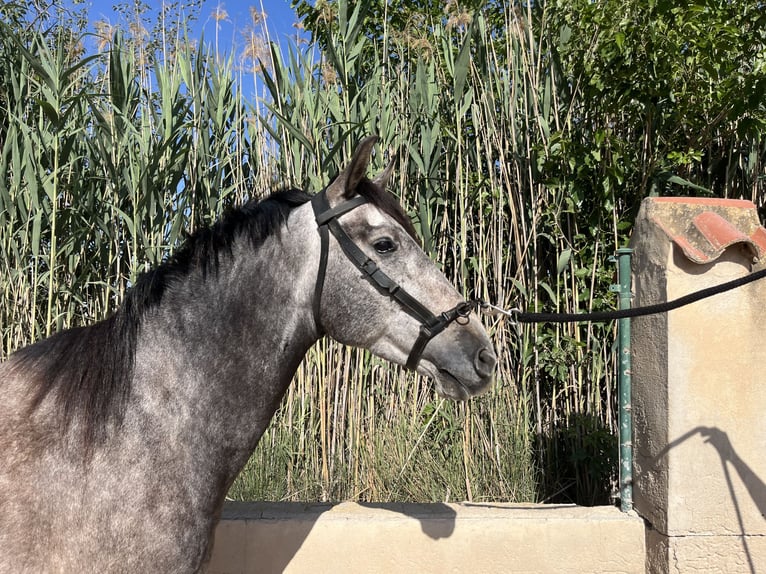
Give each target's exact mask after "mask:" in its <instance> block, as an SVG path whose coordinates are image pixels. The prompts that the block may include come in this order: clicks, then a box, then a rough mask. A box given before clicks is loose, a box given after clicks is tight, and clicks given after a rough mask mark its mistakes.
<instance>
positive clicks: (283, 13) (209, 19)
mask: <svg viewBox="0 0 766 574" xmlns="http://www.w3.org/2000/svg"><path fill="white" fill-rule="evenodd" d="M116 3H117V1H116V0H86V1H85V5H86V6H88V11H89V15H90V17H89V21H90V22H91V24H92V23H93V22H95V21H97V20H107V21H108V22H109V23H110V24H113V25H114V24H118V23H120V20H121V19H120V15H119V13H118V12H117V11H115V10H114V8H113V6H114V4H116ZM122 3H123V4H126V3H130V0H128V1H127V2H125V1H124V0H123V2H122ZM146 3H147V4H148V5H149V6H150V7H151V8H152V9H154V10H156V11H157V12H159V9H160V7H161V6H162V4H163V2H162V0H147V1H146ZM180 4H181V5H183V4H184V1H183V0H181V1H180ZM251 7H254V8H256V10H258V11H259V12H261V11H263V12H265V13H266V25H267V26H268V30H269V34H270V36H271V40H272V41H277V42H279V43H280V44H285V43H286V42H285V40H286V38H287V36H292V37H293V38H294V37H295V35H296V33H297V30H296V28H295V27H294V24H295V22H297V17H296V15H295V12H294V11H293V10H292V8H291V7H290V0H220V1H219V0H204V1H203V2H202V6H201V8H200V10H199V17H198V20H197V21H196V22H194V23H193V25H192V27H191V34H192V38H193V39H196V40H199V39H200V38H201V37H202V34H203V33H204V38H205V43H211V44H212V43H213V42H214V41H215V37H216V19H215V17H214V15H215V13H216V11H217V8H220V10H221V11H222V12H221V13H223V12H225V14H226V17H225V18H224V19H223V20H219V21H218V26H219V28H218V42H219V47H220V48H222V49H223V50H226V51H229V50H230V48H231V47H232V46H234V47H235V48H236V47H239V48H241V47H242V45H243V44H244V38H243V35H242V33H243V31H244V30H245V29H246V28H247V27H252V20H251V17H250V8H251Z"/></svg>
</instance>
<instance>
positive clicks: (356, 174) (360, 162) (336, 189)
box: [326, 136, 378, 203]
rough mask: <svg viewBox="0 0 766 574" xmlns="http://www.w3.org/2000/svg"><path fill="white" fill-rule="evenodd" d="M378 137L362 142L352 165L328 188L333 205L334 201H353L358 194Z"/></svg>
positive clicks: (328, 194) (328, 196)
mask: <svg viewBox="0 0 766 574" xmlns="http://www.w3.org/2000/svg"><path fill="white" fill-rule="evenodd" d="M377 141H378V136H369V137H367V138H365V139H363V140H362V141H361V143H360V144H359V145H358V146H357V148H356V151H355V152H354V157H352V158H351V163H349V164H348V165H347V166H346V169H344V170H343V171H342V172H341V174H340V175H339V176H338V177H336V178H335V181H333V182H332V183H331V184H330V185H329V187H328V188H327V191H326V193H327V199H328V200H329V201H330V202H331V203H332V201H333V199H335V200H341V199H344V198H345V199H351V198H352V197H353V196H354V195H355V192H356V188H357V186H358V185H359V182H360V181H362V179H364V177H365V176H366V175H367V166H368V165H369V164H370V156H371V155H372V148H373V146H374V145H375V142H377Z"/></svg>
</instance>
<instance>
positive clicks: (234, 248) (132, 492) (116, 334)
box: [0, 137, 496, 574]
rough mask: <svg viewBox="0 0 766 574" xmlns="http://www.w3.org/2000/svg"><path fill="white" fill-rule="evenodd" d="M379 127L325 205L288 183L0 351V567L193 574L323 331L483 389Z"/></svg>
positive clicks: (482, 360) (488, 358)
mask: <svg viewBox="0 0 766 574" xmlns="http://www.w3.org/2000/svg"><path fill="white" fill-rule="evenodd" d="M375 140H376V138H375V137H371V138H368V139H366V140H364V141H363V142H361V143H360V144H359V146H358V147H357V149H356V152H355V154H354V156H353V159H352V161H351V163H350V164H349V165H348V167H347V168H346V169H345V170H344V171H343V172H342V173H341V174H340V175H339V176H338V177H337V178H336V179H335V180H334V181H333V183H332V184H331V185H329V186H328V187H327V188H326V189H325V190H323V192H322V198H323V201H324V202H326V208H327V210H326V212H325V213H324V214H322V213H318V212H317V208H316V204H315V202H314V201H312V198H311V196H309V195H307V194H305V193H304V192H302V191H297V190H291V191H284V192H279V193H275V194H273V195H271V196H269V197H268V198H266V199H264V200H263V201H260V202H252V201H251V202H248V203H246V204H244V205H243V206H241V207H239V208H237V209H234V210H232V211H231V212H229V213H228V214H227V215H225V216H224V217H223V218H222V219H221V220H220V221H218V222H217V223H215V224H214V225H212V226H211V227H209V228H205V229H202V230H200V231H198V232H196V233H195V234H194V235H192V236H191V237H190V238H189V239H188V240H187V241H186V242H185V243H184V245H183V246H181V247H180V248H179V249H178V250H177V252H176V253H175V254H174V255H173V256H172V257H170V258H169V259H168V260H167V261H166V262H164V263H162V264H161V265H159V266H158V267H157V268H155V269H153V270H151V271H149V272H147V273H145V274H144V275H143V276H141V277H140V278H139V280H138V281H137V282H136V284H135V285H134V286H133V287H132V288H131V289H130V290H129V292H128V293H127V294H126V296H125V300H124V301H123V303H122V305H121V306H120V307H119V308H118V309H117V310H116V311H115V312H114V314H112V315H111V316H110V317H109V318H107V319H106V320H104V321H101V322H99V323H96V324H94V325H91V326H88V327H80V328H75V329H70V330H68V331H64V332H61V333H57V334H55V335H53V336H51V337H50V338H48V339H46V340H43V341H40V342H38V343H35V344H34V345H31V346H29V347H26V348H24V349H21V350H19V351H17V352H16V353H14V354H13V355H11V357H10V358H9V359H8V360H7V361H6V362H4V363H2V364H0V572H12V573H14V574H16V573H20V572H30V573H39V572H67V573H69V572H78V573H79V572H98V573H104V572H131V573H138V572H141V573H144V572H199V571H202V570H203V569H204V566H205V564H206V562H207V560H208V558H209V555H210V551H211V547H212V543H213V541H212V539H213V531H214V527H215V525H216V523H217V521H218V519H219V516H220V513H221V508H222V506H223V502H224V497H225V495H226V493H227V490H228V488H229V487H230V485H231V483H232V481H233V480H234V478H235V477H236V476H237V474H238V473H239V471H240V470H241V469H242V467H243V466H244V465H245V463H246V462H247V460H248V458H249V457H250V455H251V454H252V452H253V450H254V449H255V447H256V445H257V443H258V440H259V439H260V437H261V435H262V433H263V432H264V430H265V429H266V426H267V425H268V423H269V421H270V419H271V418H272V416H273V414H274V412H275V410H276V409H277V407H278V405H279V403H280V400H281V399H282V396H283V395H284V393H285V390H286V388H287V386H288V385H289V384H290V381H291V379H292V378H293V375H294V373H295V371H296V369H297V368H298V365H299V363H300V362H301V360H302V359H303V356H304V354H305V353H306V352H307V350H308V349H309V347H310V346H311V345H312V344H313V343H314V342H315V341H317V340H318V339H319V338H320V337H322V336H323V335H325V334H326V335H328V336H330V337H332V338H334V339H336V340H338V341H340V342H342V343H345V344H348V345H354V346H358V347H363V348H366V349H369V350H370V351H371V352H372V353H374V354H376V355H378V356H380V357H383V358H385V359H387V360H389V361H392V362H394V363H399V364H408V363H409V365H410V366H411V367H412V368H414V369H416V370H417V371H418V372H419V373H421V374H422V375H427V376H429V377H430V378H432V379H433V380H434V381H435V386H436V389H437V391H438V392H439V393H440V394H441V395H443V396H446V397H449V398H453V399H467V398H469V397H471V396H474V395H477V394H479V393H481V392H483V391H485V390H486V389H487V387H488V386H489V384H490V382H491V378H492V374H493V371H494V367H495V363H496V359H495V355H494V353H493V350H492V345H491V342H490V340H489V338H488V337H487V334H486V332H485V331H484V329H483V328H482V326H481V324H480V321H479V320H478V318H476V316H475V313H474V312H473V311H471V310H470V309H467V308H466V303H465V302H464V301H463V299H462V297H461V296H460V295H459V294H458V292H457V291H456V290H455V289H454V288H453V287H452V286H451V285H450V284H449V282H448V281H447V280H446V278H445V277H444V276H443V275H442V274H441V273H440V272H439V271H438V270H437V268H436V266H435V265H434V264H433V263H432V262H431V261H430V260H429V258H428V257H427V256H426V255H425V253H423V251H422V250H421V249H420V247H419V245H418V242H417V241H416V239H415V235H414V230H413V228H412V225H411V223H410V221H409V220H408V218H407V217H406V215H405V214H404V212H403V211H402V210H401V208H400V207H399V205H398V203H397V202H396V200H395V199H394V197H393V196H392V195H390V194H388V193H387V192H385V191H384V190H383V186H384V185H385V180H386V179H387V178H388V176H389V175H390V172H391V170H390V168H388V169H386V170H385V171H384V173H383V174H381V176H379V177H378V178H376V179H374V180H370V179H367V177H366V175H365V174H366V171H367V168H368V164H369V159H370V155H371V152H372V148H373V146H374V143H375ZM344 205H345V207H344ZM312 208H313V209H312ZM323 225H330V226H333V225H334V226H335V228H339V229H340V230H341V231H340V232H338V233H341V234H342V235H344V236H345V240H342V239H339V238H338V237H340V236H338V235H336V232H335V231H333V234H332V236H330V234H327V233H325V237H324V238H323V234H322V233H321V232H320V231H321V227H322V226H323ZM344 241H345V242H350V243H352V244H353V245H352V246H351V247H348V246H343V245H341V243H343V242H344ZM353 248H356V250H357V252H360V253H363V254H364V255H365V259H367V261H364V262H355V261H353V260H352V259H351V256H350V255H349V253H348V249H353ZM381 281H383V283H381ZM318 282H320V283H321V286H320V287H317V285H318ZM408 298H409V299H410V300H412V301H414V303H412V301H411V302H410V303H411V306H408V304H407V299H408ZM418 305H419V306H420V308H421V311H422V312H421V313H420V314H419V313H418V312H417V306H418ZM413 306H414V307H413ZM413 309H414V311H413ZM423 309H425V310H423ZM428 310H432V311H433V313H432V314H429V311H428ZM444 310H447V312H443V311H444ZM423 313H426V314H428V315H430V316H429V317H425V318H423V317H422V316H421V315H422V314H423ZM427 323H428V324H427ZM434 326H435V327H436V328H433V327H434ZM424 333H425V335H424ZM413 346H417V347H418V349H419V351H418V354H417V356H416V357H414V358H413V354H414V352H413V350H412V349H413Z"/></svg>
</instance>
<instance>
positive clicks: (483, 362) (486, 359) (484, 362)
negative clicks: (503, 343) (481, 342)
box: [473, 348, 497, 377]
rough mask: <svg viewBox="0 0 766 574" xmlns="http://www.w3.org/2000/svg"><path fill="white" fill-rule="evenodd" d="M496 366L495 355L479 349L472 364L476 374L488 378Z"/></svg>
mask: <svg viewBox="0 0 766 574" xmlns="http://www.w3.org/2000/svg"><path fill="white" fill-rule="evenodd" d="M496 364H497V357H495V353H493V352H492V351H490V350H489V349H487V348H484V349H480V350H479V352H478V353H476V359H475V360H474V362H473V365H474V368H475V369H476V372H477V373H479V374H480V375H481V376H483V377H488V376H490V375H491V374H492V373H493V372H494V371H495V365H496Z"/></svg>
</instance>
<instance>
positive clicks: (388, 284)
mask: <svg viewBox="0 0 766 574" xmlns="http://www.w3.org/2000/svg"><path fill="white" fill-rule="evenodd" d="M365 203H367V199H366V198H364V197H362V196H360V195H358V196H356V197H354V198H352V199H349V200H348V201H345V202H343V203H341V204H339V205H336V206H335V207H332V208H331V207H330V204H329V203H328V201H327V196H326V194H325V191H324V190H322V191H321V192H320V193H318V194H316V195H315V196H314V197H313V198H312V199H311V207H312V208H313V209H314V216H315V218H316V222H317V226H318V227H319V236H320V240H321V252H320V256H319V271H318V272H317V282H316V286H315V288H314V321H315V322H316V325H317V328H320V327H319V326H320V321H319V305H320V301H321V299H322V289H323V287H324V279H325V274H326V272H327V253H328V249H329V243H330V232H331V233H332V234H333V236H334V237H335V239H336V240H337V241H338V244H339V245H340V247H341V249H343V252H344V253H345V254H346V257H348V258H349V259H350V260H351V262H352V263H354V265H356V266H357V268H359V269H360V270H361V271H362V272H363V273H364V277H365V278H366V279H367V280H368V281H370V283H372V284H373V286H375V287H376V288H377V289H378V291H380V292H381V293H383V294H384V295H388V296H390V297H391V298H393V299H394V300H396V301H397V302H398V303H399V305H401V306H402V308H403V309H404V310H405V311H406V312H407V313H409V314H410V315H412V316H413V317H415V318H416V319H418V320H419V321H420V333H419V334H418V338H417V339H416V340H415V343H414V344H413V346H412V349H411V350H410V354H409V357H408V358H407V365H406V366H407V368H408V369H411V370H414V369H415V368H416V367H417V366H418V363H419V362H420V357H421V355H422V354H423V351H424V349H425V348H426V345H427V344H428V342H429V341H430V340H431V339H433V338H434V337H435V336H436V335H438V334H439V333H441V332H442V331H443V330H444V329H446V328H447V326H448V325H449V324H450V323H452V322H453V321H456V322H457V323H458V324H461V325H466V324H468V321H469V320H470V319H469V317H470V314H471V311H473V310H474V308H476V307H477V306H478V302H477V301H463V302H462V303H458V304H457V305H455V306H454V307H453V308H452V309H449V310H447V311H444V312H443V313H440V314H439V315H434V314H433V313H431V311H429V310H428V309H427V308H426V307H425V306H424V305H423V304H422V303H420V301H418V300H417V299H415V298H414V297H413V296H412V295H410V294H409V293H407V291H405V290H404V289H403V288H402V287H401V286H400V285H399V284H398V283H396V282H395V281H394V280H392V279H391V278H390V277H389V276H388V275H386V274H385V273H384V272H383V271H382V270H381V269H380V267H378V265H377V263H375V262H374V261H373V260H372V259H370V258H369V257H368V256H367V255H366V254H365V253H364V251H362V250H361V249H360V248H359V247H358V246H357V245H356V243H354V242H353V240H352V239H351V238H350V237H349V236H348V234H347V233H346V232H345V231H344V230H343V228H342V227H341V226H340V223H338V218H339V217H340V216H341V215H343V214H344V213H348V212H349V211H351V210H352V209H355V208H357V207H359V206H360V205H363V204H365Z"/></svg>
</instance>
